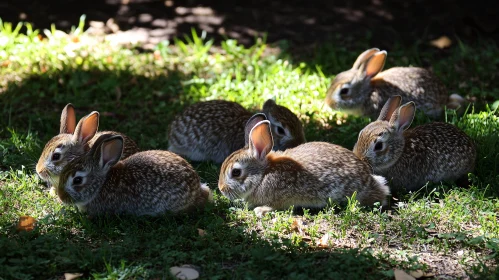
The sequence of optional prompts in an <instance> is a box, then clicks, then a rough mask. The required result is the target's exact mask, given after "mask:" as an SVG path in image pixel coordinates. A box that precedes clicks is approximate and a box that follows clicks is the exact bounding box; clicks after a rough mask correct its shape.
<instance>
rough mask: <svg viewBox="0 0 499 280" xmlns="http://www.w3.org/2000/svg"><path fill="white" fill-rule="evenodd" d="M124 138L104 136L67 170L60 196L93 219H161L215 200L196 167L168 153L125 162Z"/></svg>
mask: <svg viewBox="0 0 499 280" xmlns="http://www.w3.org/2000/svg"><path fill="white" fill-rule="evenodd" d="M122 151H123V138H122V137H121V136H120V135H111V134H103V135H101V136H99V138H98V139H97V140H96V141H95V143H94V145H93V146H92V148H91V149H90V151H88V152H87V153H86V154H84V155H82V156H80V157H78V158H76V159H75V160H73V161H71V162H69V164H68V165H66V167H64V169H63V171H62V173H61V176H60V182H59V184H57V188H56V189H57V194H58V196H59V198H60V199H61V200H62V201H63V202H64V203H74V204H76V206H77V207H78V209H79V210H80V211H82V212H85V213H87V214H89V215H101V214H130V215H139V216H140V215H159V214H163V213H166V212H172V213H178V212H184V211H189V210H191V209H194V208H201V207H204V205H205V203H206V202H207V201H209V200H210V199H211V198H212V195H211V191H210V189H209V188H208V187H207V186H206V185H204V184H201V183H200V179H199V176H198V175H197V173H196V171H195V170H194V169H193V168H192V166H191V165H190V164H189V163H188V162H187V161H185V160H184V159H183V158H181V157H180V156H178V155H176V154H174V153H170V152H168V151H145V152H138V153H135V154H133V155H131V156H130V157H128V158H126V159H124V160H121V161H120V158H121V157H122Z"/></svg>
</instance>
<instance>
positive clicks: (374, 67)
mask: <svg viewBox="0 0 499 280" xmlns="http://www.w3.org/2000/svg"><path fill="white" fill-rule="evenodd" d="M386 55H387V54H386V51H380V52H377V53H375V54H374V55H373V56H371V58H369V60H367V61H366V63H364V64H363V65H361V66H360V67H359V70H360V71H361V73H362V74H363V76H365V77H369V78H372V77H374V76H376V75H377V74H378V73H379V72H381V70H383V66H385V61H386Z"/></svg>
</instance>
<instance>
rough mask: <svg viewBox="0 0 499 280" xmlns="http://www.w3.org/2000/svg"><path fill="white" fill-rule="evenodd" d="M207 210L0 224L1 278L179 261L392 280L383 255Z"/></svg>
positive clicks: (280, 274) (207, 273) (206, 268)
mask: <svg viewBox="0 0 499 280" xmlns="http://www.w3.org/2000/svg"><path fill="white" fill-rule="evenodd" d="M68 210H70V209H68ZM209 211H210V212H209V213H208V210H207V213H205V214H204V215H203V216H196V215H193V216H189V217H187V216H185V217H169V216H164V217H158V218H151V217H149V218H147V217H146V218H144V217H142V218H134V217H120V218H116V217H108V218H98V219H93V220H89V219H88V218H86V217H84V216H82V215H80V214H77V213H75V212H73V211H61V212H60V213H56V215H57V216H50V215H49V216H47V217H46V218H44V219H42V220H40V221H39V223H38V226H37V228H36V229H35V230H33V231H31V232H16V230H15V227H14V225H9V224H1V225H0V226H2V228H4V229H5V230H7V229H8V230H9V232H8V234H6V235H2V236H0V248H2V250H0V259H2V262H0V268H1V269H0V277H2V278H5V279H27V278H35V279H47V278H60V277H62V278H64V277H63V275H64V273H66V272H70V273H82V274H83V277H85V278H88V277H90V276H92V275H94V276H95V274H96V273H99V274H100V273H104V272H107V273H108V274H110V273H112V272H113V270H116V271H119V268H120V266H121V263H122V262H125V267H124V268H123V269H122V270H121V272H122V273H123V272H125V269H126V270H128V277H125V278H126V279H132V278H133V279H144V277H145V278H146V279H157V278H159V279H170V278H169V277H168V275H169V268H170V267H172V266H181V265H184V264H191V265H194V266H197V267H198V268H200V275H201V277H202V278H205V277H216V278H218V279H249V278H252V279H253V278H254V279H256V278H258V279H283V278H286V279H360V278H362V279H390V277H389V274H387V273H386V271H388V270H389V269H390V268H389V262H388V261H387V259H384V258H379V259H378V258H377V257H375V256H373V255H372V254H371V253H369V252H367V251H362V250H358V249H330V250H313V249H307V248H306V247H303V246H298V245H296V244H292V243H291V241H290V240H282V241H279V240H277V239H276V240H264V239H262V238H260V237H259V236H258V234H256V233H255V232H253V233H248V232H247V231H246V229H245V228H244V227H243V226H230V225H229V224H228V223H227V222H226V221H225V219H224V217H223V215H225V213H220V212H219V211H218V212H217V211H215V212H213V210H209ZM223 212H226V211H223ZM197 228H201V229H203V230H204V231H205V235H202V236H201V235H199V234H198V230H197ZM280 242H283V243H284V244H280ZM283 245H284V246H283ZM414 263H415V262H413V263H412V265H414ZM49 264H50V265H49ZM407 264H409V263H406V265H407ZM135 267H142V268H144V270H148V271H149V272H150V274H149V275H147V276H146V275H144V274H143V273H141V271H140V270H138V271H136V272H135V275H134V274H132V273H133V272H132V271H133V269H134V268H135ZM113 268H114V269H113ZM151 272H152V273H151ZM137 274H138V275H137ZM131 276H135V277H131ZM137 276H139V277H138V278H136V277H137ZM140 276H142V277H140Z"/></svg>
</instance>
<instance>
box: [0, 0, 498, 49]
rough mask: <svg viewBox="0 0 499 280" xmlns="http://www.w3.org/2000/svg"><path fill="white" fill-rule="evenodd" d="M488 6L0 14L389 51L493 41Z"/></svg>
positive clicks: (61, 2) (296, 1) (175, 3)
mask: <svg viewBox="0 0 499 280" xmlns="http://www.w3.org/2000/svg"><path fill="white" fill-rule="evenodd" d="M495 6H497V4H495V3H494V2H486V1H458V2H456V1H452V0H442V1H433V0H412V1H397V0H337V1H305V0H291V1H283V0H280V1H264V0H259V1H214V0H204V1H203V0H201V1H196V0H159V1H158V0H102V1H77V0H52V1H39V0H38V1H27V0H9V1H2V2H1V3H0V17H1V18H2V20H4V21H9V22H14V23H15V22H18V21H27V22H31V23H33V25H34V27H35V28H39V29H43V28H50V25H51V24H52V23H55V25H56V27H57V28H59V29H62V30H69V29H70V28H71V26H73V25H77V23H78V20H79V17H80V16H81V15H82V14H86V15H87V23H88V22H90V21H100V22H106V21H108V20H109V19H113V20H114V22H115V23H116V24H117V26H116V25H113V24H111V25H108V27H109V28H107V31H108V32H111V30H110V29H112V30H114V32H117V29H116V28H117V27H119V29H120V30H122V31H128V33H127V34H126V36H131V37H135V38H136V40H138V41H140V42H143V43H150V44H151V45H152V44H156V43H158V42H159V41H161V40H164V39H172V38H173V37H174V36H182V35H183V34H190V30H191V28H195V29H196V30H198V31H200V30H204V31H206V32H207V33H208V35H209V36H208V37H209V38H215V39H216V40H221V39H223V38H234V39H237V40H238V41H239V42H240V43H244V44H251V43H252V42H254V38H255V37H260V36H263V35H264V34H265V33H268V37H267V41H268V42H272V43H273V42H276V41H279V40H287V41H289V42H291V45H292V46H293V47H296V48H298V49H300V48H303V47H304V48H310V47H313V46H316V45H317V44H320V43H323V42H325V41H332V42H335V43H338V44H341V45H343V46H346V47H348V46H351V45H355V43H356V41H365V40H366V39H367V40H368V41H369V43H370V44H371V45H373V46H377V47H380V48H388V49H389V48H391V47H393V46H394V45H398V44H405V45H411V44H413V42H414V41H416V40H422V41H424V42H427V41H429V40H433V39H436V38H438V37H440V36H443V35H446V36H449V37H451V39H453V40H455V39H456V38H459V40H463V41H466V42H472V41H474V40H476V39H477V38H481V37H489V38H492V39H493V40H495V41H498V40H499V22H498V21H497V18H496V15H497V10H498V9H497V7H495ZM87 26H88V25H87Z"/></svg>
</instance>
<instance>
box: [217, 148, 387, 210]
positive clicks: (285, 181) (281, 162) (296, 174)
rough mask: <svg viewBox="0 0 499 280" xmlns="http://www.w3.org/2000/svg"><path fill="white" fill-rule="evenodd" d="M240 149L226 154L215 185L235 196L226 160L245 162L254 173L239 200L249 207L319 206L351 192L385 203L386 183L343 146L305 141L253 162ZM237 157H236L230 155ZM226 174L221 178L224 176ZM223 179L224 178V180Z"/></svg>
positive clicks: (369, 201) (367, 202) (340, 199)
mask: <svg viewBox="0 0 499 280" xmlns="http://www.w3.org/2000/svg"><path fill="white" fill-rule="evenodd" d="M247 154H248V152H247V151H246V150H240V151H238V152H236V153H234V154H233V155H231V157H229V158H227V160H226V162H225V163H224V165H223V166H222V171H221V172H222V173H221V180H220V182H219V188H220V189H221V191H222V193H224V194H227V195H226V196H228V197H229V198H236V196H237V195H234V191H235V188H234V189H233V188H231V186H229V185H230V184H231V183H230V182H229V180H227V179H225V178H224V177H226V176H227V175H228V174H223V173H224V172H225V173H227V172H230V171H229V170H230V166H229V165H230V163H229V162H234V161H239V162H240V163H239V162H238V163H237V164H241V163H242V164H241V165H244V163H245V162H249V163H248V166H250V167H251V168H250V167H248V168H247V169H248V173H252V172H254V173H256V175H248V177H251V176H254V178H249V179H247V182H246V183H245V184H247V185H248V186H249V185H252V186H253V188H252V189H251V191H250V192H249V194H244V195H243V196H244V198H245V200H246V201H247V202H248V203H249V204H250V206H252V207H256V206H262V205H267V206H270V207H272V208H274V209H287V208H288V207H290V206H291V205H294V206H296V207H319V208H321V207H324V206H326V205H327V203H328V201H329V199H332V200H333V201H335V202H338V203H340V202H343V201H345V200H346V198H347V197H350V196H352V194H353V193H354V192H357V200H359V202H360V203H361V204H362V205H372V204H373V203H374V202H376V201H380V202H382V203H385V201H386V195H388V194H389V189H388V187H387V186H386V185H385V184H384V181H383V180H378V178H375V177H373V176H372V175H371V170H370V168H369V167H368V166H367V164H365V163H363V162H361V161H360V160H359V159H358V158H357V157H355V155H353V153H352V152H351V151H349V150H347V149H345V148H342V147H340V146H337V145H333V144H329V143H325V142H308V143H305V144H302V145H300V146H298V147H296V148H292V149H287V150H286V151H284V152H280V151H278V152H271V153H269V154H268V155H267V164H266V166H265V167H263V168H260V169H259V168H255V166H258V162H256V161H255V159H252V158H251V157H248V155H247ZM236 158H238V159H239V160H236ZM226 180H227V181H226ZM227 182H229V183H227Z"/></svg>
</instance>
